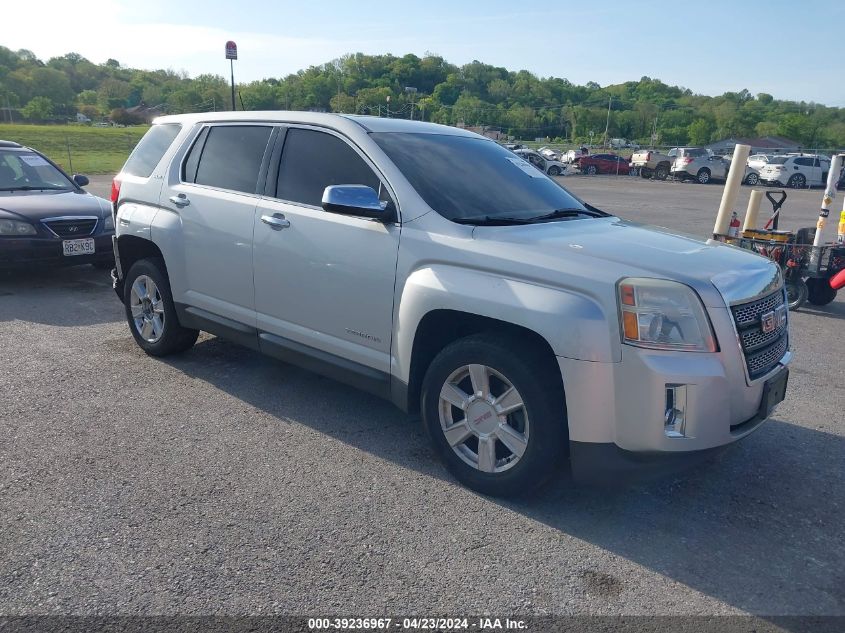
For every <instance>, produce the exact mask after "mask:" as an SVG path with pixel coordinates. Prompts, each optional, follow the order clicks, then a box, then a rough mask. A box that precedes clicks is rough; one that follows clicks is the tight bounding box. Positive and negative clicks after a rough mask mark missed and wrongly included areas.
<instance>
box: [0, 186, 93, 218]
mask: <svg viewBox="0 0 845 633" xmlns="http://www.w3.org/2000/svg"><path fill="white" fill-rule="evenodd" d="M108 212H109V203H108V202H107V201H106V200H103V199H102V198H98V197H97V196H93V195H91V194H90V193H88V192H87V191H0V217H8V218H14V219H20V220H28V221H30V222H32V221H38V220H43V219H44V218H52V217H56V216H62V215H96V216H97V217H98V218H103V217H105V214H106V213H108Z"/></svg>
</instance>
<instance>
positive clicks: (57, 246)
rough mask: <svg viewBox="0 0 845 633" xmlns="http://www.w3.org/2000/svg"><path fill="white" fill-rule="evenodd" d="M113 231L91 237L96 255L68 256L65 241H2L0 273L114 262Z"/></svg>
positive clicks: (21, 238) (0, 241)
mask: <svg viewBox="0 0 845 633" xmlns="http://www.w3.org/2000/svg"><path fill="white" fill-rule="evenodd" d="M112 235H114V232H113V231H108V232H103V233H99V234H96V235H92V236H89V237H91V238H92V239H93V240H94V251H95V252H94V254H93V255H74V256H70V257H68V256H65V255H64V254H63V253H62V240H61V239H60V238H53V237H42V236H40V235H39V236H34V237H31V238H30V237H12V238H0V269H5V270H10V269H21V268H42V267H43V268H54V267H60V266H79V265H82V264H97V263H100V262H107V261H111V260H112V259H113V258H114V254H113V252H112V245H111V238H112Z"/></svg>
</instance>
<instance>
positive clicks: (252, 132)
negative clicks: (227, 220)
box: [186, 125, 272, 193]
mask: <svg viewBox="0 0 845 633" xmlns="http://www.w3.org/2000/svg"><path fill="white" fill-rule="evenodd" d="M271 131H272V128H271V127H269V126H257V125H254V126H253V125H225V126H217V127H212V128H210V129H209V132H208V137H207V139H206V141H205V147H203V148H202V155H201V156H200V159H199V164H198V165H197V175H196V179H195V180H194V182H196V183H197V184H198V185H208V186H210V187H219V188H221V189H231V190H232V191H243V192H244V193H255V187H256V184H257V183H258V172H259V171H260V170H261V160H262V159H263V158H264V151H265V150H266V149H267V141H268V140H270V132H271ZM186 171H187V164H186Z"/></svg>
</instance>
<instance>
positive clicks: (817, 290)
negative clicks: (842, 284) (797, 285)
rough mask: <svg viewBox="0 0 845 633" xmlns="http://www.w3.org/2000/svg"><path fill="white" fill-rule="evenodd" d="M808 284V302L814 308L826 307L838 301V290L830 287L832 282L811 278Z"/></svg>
mask: <svg viewBox="0 0 845 633" xmlns="http://www.w3.org/2000/svg"><path fill="white" fill-rule="evenodd" d="M806 283H807V301H809V302H810V303H812V304H813V305H814V306H826V305H827V304H828V303H830V302H831V301H833V300H834V299H836V290H834V289H833V288H831V287H830V281H829V280H827V279H820V278H814V277H811V278H810V279H808V280H807V281H806Z"/></svg>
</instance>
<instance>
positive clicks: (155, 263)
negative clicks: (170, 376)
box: [123, 257, 199, 356]
mask: <svg viewBox="0 0 845 633" xmlns="http://www.w3.org/2000/svg"><path fill="white" fill-rule="evenodd" d="M165 271H166V268H165V265H164V260H163V259H161V258H159V257H151V258H149V259H140V260H138V261H137V262H135V263H134V264H132V267H131V268H130V269H129V272H128V273H126V279H125V282H124V285H123V307H124V310H125V312H126V320H127V322H128V324H129V331H130V332H132V337H133V338H134V339H135V342H136V343H138V346H139V347H140V348H141V349H143V350H144V351H145V352H146V353H147V354H149V355H150V356H168V355H170V354H178V353H179V352H184V351H185V350H187V349H190V348H191V347H192V346H193V344H194V343H196V341H197V336H199V330H192V329H189V328H184V327H182V326H181V325H180V324H179V318H178V317H177V315H176V308H175V307H174V305H173V295H172V294H171V292H170V281H169V280H168V279H167V273H166V272H165ZM142 276H146V277H148V278H150V279H152V281H153V282H154V283H155V287H156V289H157V291H158V295H159V296H160V301H161V306H162V307H163V316H164V319H163V321H162V323H163V328H162V332H161V334H160V336H159V337H158V338H157V340H155V341H154V342H151V341H148V340H146V339H145V338H144V337H142V336H141V333H140V332H139V331H138V327H137V326H136V325H135V319H134V318H133V316H132V308H131V297H132V287H133V285H134V284H135V282H136V281H137V280H138V278H139V277H142Z"/></svg>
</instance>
